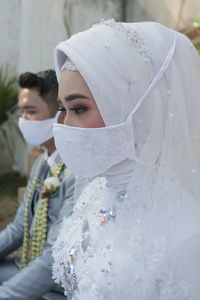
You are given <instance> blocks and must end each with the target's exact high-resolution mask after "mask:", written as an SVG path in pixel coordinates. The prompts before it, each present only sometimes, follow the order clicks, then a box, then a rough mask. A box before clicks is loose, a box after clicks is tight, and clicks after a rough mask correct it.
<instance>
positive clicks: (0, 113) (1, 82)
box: [0, 65, 18, 125]
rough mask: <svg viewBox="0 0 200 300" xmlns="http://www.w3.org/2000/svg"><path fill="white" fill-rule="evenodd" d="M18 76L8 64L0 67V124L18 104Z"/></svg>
mask: <svg viewBox="0 0 200 300" xmlns="http://www.w3.org/2000/svg"><path fill="white" fill-rule="evenodd" d="M17 97H18V90H17V77H16V76H15V75H13V70H12V69H11V68H9V67H8V65H6V66H4V67H1V68H0V125H1V124H2V123H4V122H5V121H6V120H7V119H8V112H12V111H13V110H14V109H15V107H16V104H17Z"/></svg>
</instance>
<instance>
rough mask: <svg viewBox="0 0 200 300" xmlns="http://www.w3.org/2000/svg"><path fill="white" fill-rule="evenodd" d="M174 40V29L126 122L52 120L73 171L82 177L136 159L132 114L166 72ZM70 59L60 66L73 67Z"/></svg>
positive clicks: (61, 151)
mask: <svg viewBox="0 0 200 300" xmlns="http://www.w3.org/2000/svg"><path fill="white" fill-rule="evenodd" d="M175 40H176V38H175V33H174V36H173V45H172V47H171V48H170V50H169V52H168V53H167V55H166V58H165V60H164V62H163V63H162V65H161V67H160V70H159V71H158V73H156V75H155V77H154V78H153V80H152V82H151V84H150V85H149V86H148V88H147V89H146V91H145V92H144V94H143V95H142V96H141V97H140V99H139V100H138V101H137V104H136V106H135V107H134V109H133V111H132V112H131V114H130V115H129V116H128V119H127V121H126V122H123V123H121V124H120V125H113V126H107V127H104V128H92V129H91V128H88V129H87V128H84V129H82V128H77V127H71V126H65V125H62V124H55V126H54V136H55V143H56V147H57V149H58V151H59V153H60V155H61V158H62V160H63V161H64V162H65V164H66V165H67V166H68V167H69V168H70V169H71V170H72V171H73V172H74V173H75V174H77V175H79V176H85V177H94V176H97V175H99V174H101V173H104V172H105V171H106V170H108V169H109V168H110V167H112V166H114V165H116V163H118V162H120V161H123V160H124V159H127V158H130V159H132V160H136V161H137V157H136V153H135V143H134V140H135V138H134V132H133V126H132V117H133V115H134V113H135V112H136V111H137V110H138V108H139V107H140V105H141V104H142V102H143V101H144V100H145V98H146V97H147V96H148V95H149V94H150V93H151V91H152V89H153V88H154V86H155V85H156V84H157V83H158V82H159V80H160V79H161V78H162V76H163V75H164V74H165V72H166V70H167V68H168V66H169V64H170V62H171V59H172V57H173V54H174V51H175V46H176V43H175ZM70 61H71V60H69V59H68V58H67V59H66V61H65V63H64V65H63V67H62V69H61V70H63V69H68V70H70V69H71V70H75V69H74V68H71V66H70V65H71V63H70ZM72 65H73V63H72ZM75 68H76V67H75ZM124 140H127V143H126V144H124ZM121 145H124V148H123V151H121ZM77 158H78V159H77Z"/></svg>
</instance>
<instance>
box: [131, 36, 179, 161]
mask: <svg viewBox="0 0 200 300" xmlns="http://www.w3.org/2000/svg"><path fill="white" fill-rule="evenodd" d="M175 49H176V33H175V32H174V31H173V44H172V46H171V48H170V49H169V52H168V53H167V55H166V57H165V60H164V62H163V64H162V65H161V67H160V69H159V71H158V73H157V74H156V75H155V77H154V78H153V80H152V82H151V83H150V85H149V86H148V88H147V89H146V91H145V92H144V93H143V94H142V96H141V97H140V98H139V100H138V101H137V104H136V106H135V108H134V109H133V110H132V112H131V113H130V115H129V116H128V118H127V121H126V123H132V118H133V115H134V113H135V112H136V111H137V110H138V108H139V107H140V106H141V104H142V103H143V101H144V100H145V98H146V97H148V96H149V94H150V93H151V91H152V90H153V88H154V87H155V86H156V84H157V83H158V82H159V81H160V79H161V78H162V76H163V75H164V74H165V72H166V71H167V69H168V67H169V65H170V62H171V60H172V57H173V55H174V52H175ZM132 130H133V138H134V128H133V129H132ZM134 140H135V139H134ZM134 156H135V160H136V161H137V162H138V161H139V158H138V157H136V149H135V143H134Z"/></svg>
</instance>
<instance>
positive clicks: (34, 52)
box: [0, 0, 200, 228]
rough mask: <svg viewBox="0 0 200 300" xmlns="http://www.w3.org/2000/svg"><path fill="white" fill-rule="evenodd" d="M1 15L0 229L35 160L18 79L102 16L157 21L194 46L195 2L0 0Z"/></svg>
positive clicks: (198, 34) (197, 37)
mask: <svg viewBox="0 0 200 300" xmlns="http://www.w3.org/2000/svg"><path fill="white" fill-rule="evenodd" d="M0 16H1V18H0V228H1V226H4V225H5V223H6V222H7V221H8V220H7V219H6V221H5V215H6V216H8V215H9V218H12V215H13V213H14V211H15V210H16V208H17V206H18V204H17V201H16V199H17V198H16V192H17V189H18V187H19V186H20V185H24V184H25V182H26V178H25V177H26V176H27V174H28V170H29V169H30V162H31V161H32V160H33V158H34V155H33V157H32V158H30V155H29V153H30V151H31V150H32V148H31V147H30V146H29V145H27V144H26V143H25V141H24V140H23V138H22V136H21V134H20V132H19V129H18V126H17V119H18V112H17V109H16V103H17V94H18V86H17V77H18V75H19V74H20V73H22V72H25V71H30V72H38V71H41V70H44V69H48V68H53V60H52V53H53V48H54V47H55V45H56V44H57V43H58V42H59V41H61V40H65V39H67V38H68V37H70V36H71V35H72V34H74V33H76V32H78V31H81V30H84V29H86V28H88V27H90V25H91V24H93V23H96V22H99V21H100V20H101V19H102V18H103V19H110V18H114V19H115V20H116V21H127V22H136V21H156V22H160V23H162V24H164V25H167V26H169V27H171V28H173V29H176V30H178V31H182V32H184V33H185V34H186V35H188V37H189V38H191V39H192V41H193V43H194V44H195V46H197V47H199V45H200V22H199V19H200V1H199V0H151V1H150V0H0ZM198 49H199V48H198ZM28 155H29V159H28ZM28 165H29V168H28ZM19 197H20V196H19ZM8 203H9V206H8ZM8 207H9V209H7V208H8ZM9 218H8V219H9Z"/></svg>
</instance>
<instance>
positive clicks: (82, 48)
mask: <svg viewBox="0 0 200 300" xmlns="http://www.w3.org/2000/svg"><path fill="white" fill-rule="evenodd" d="M66 57H69V58H70V59H71V60H72V61H73V63H74V64H75V65H76V67H77V68H78V70H79V71H80V73H81V74H82V76H83V78H84V79H85V81H86V82H87V84H88V86H89V88H90V90H91V92H92V94H93V96H94V98H95V101H96V103H97V105H98V108H99V110H100V112H101V115H102V117H103V119H104V122H105V124H106V126H110V125H116V124H120V123H122V122H125V121H126V120H127V118H128V116H129V115H130V114H131V112H133V111H134V110H136V112H135V113H134V114H133V117H132V123H133V129H134V136H135V145H136V152H137V155H138V157H139V161H140V163H139V166H140V165H144V166H145V167H147V168H148V169H149V170H152V169H155V166H156V167H157V172H158V173H160V172H162V174H164V176H165V177H166V176H170V177H171V176H172V173H173V176H177V177H178V178H179V179H180V180H181V181H182V182H183V184H184V185H187V187H188V188H189V190H190V191H192V193H194V192H195V190H196V189H197V190H198V191H197V194H196V196H197V195H198V197H199V186H200V185H199V176H198V175H199V168H200V140H199V136H200V132H199V131H200V118H199V115H200V101H199V95H200V84H199V82H200V70H199V64H200V59H199V56H198V54H197V52H196V51H195V49H194V47H193V46H192V43H191V42H190V41H189V40H188V39H187V38H186V37H185V36H184V35H182V34H180V33H177V32H174V31H172V30H169V29H168V28H166V27H164V26H163V25H161V24H158V23H149V22H148V23H146V22H145V23H115V22H114V20H110V21H103V22H101V24H97V25H94V26H93V27H92V28H91V29H89V30H86V31H84V32H80V33H78V34H76V35H74V36H72V37H71V38H70V39H69V40H66V41H64V42H61V43H60V44H58V46H57V47H56V48H55V52H54V62H55V69H56V73H57V77H58V78H59V75H60V69H61V67H62V66H63V64H64V62H65V60H66ZM126 142H127V141H126V140H125V139H124V145H122V147H121V151H123V147H125V144H126ZM133 164H134V165H135V163H132V164H130V161H129V160H128V161H127V160H126V161H124V162H123V163H121V162H120V161H119V164H118V165H116V166H114V167H113V168H111V169H109V170H107V172H106V175H107V176H108V177H110V180H111V181H113V182H117V183H120V182H121V181H123V180H124V176H125V175H124V174H125V173H130V171H131V170H132V169H133ZM130 165H131V167H130ZM167 170H168V171H169V170H170V175H169V174H167ZM121 171H122V173H123V174H122V176H121V175H120V174H121Z"/></svg>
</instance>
